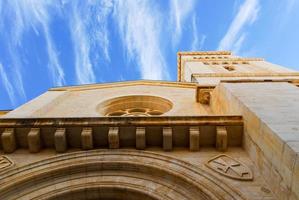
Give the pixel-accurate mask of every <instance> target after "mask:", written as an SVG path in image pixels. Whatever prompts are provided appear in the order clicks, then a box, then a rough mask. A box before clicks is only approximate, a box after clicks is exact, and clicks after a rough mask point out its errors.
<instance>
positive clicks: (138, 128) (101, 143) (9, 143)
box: [0, 116, 243, 153]
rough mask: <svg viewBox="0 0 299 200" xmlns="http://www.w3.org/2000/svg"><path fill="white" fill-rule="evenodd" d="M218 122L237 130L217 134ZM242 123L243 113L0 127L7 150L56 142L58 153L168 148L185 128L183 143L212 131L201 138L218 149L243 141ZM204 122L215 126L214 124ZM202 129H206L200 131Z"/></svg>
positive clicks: (192, 144) (16, 122) (194, 142)
mask: <svg viewBox="0 0 299 200" xmlns="http://www.w3.org/2000/svg"><path fill="white" fill-rule="evenodd" d="M219 126H221V127H225V128H227V130H234V131H228V132H227V133H226V134H225V135H223V134H221V131H220V132H219V131H218V132H217V134H215V130H216V127H219ZM242 126H243V120H242V117H241V116H174V117H169V116H156V117H99V118H54V119H47V118H37V119H33V118H30V119H29V118H27V119H0V128H1V130H4V131H3V132H2V133H1V132H0V135H1V138H2V143H3V142H4V141H6V142H5V144H4V145H2V148H3V149H4V151H5V152H6V153H12V152H13V151H14V150H15V149H16V148H17V147H19V148H28V149H29V152H32V153H34V152H38V151H40V149H41V148H55V150H56V151H57V152H58V153H64V152H66V151H67V150H68V149H71V148H76V149H78V148H82V149H83V150H91V149H96V148H126V147H133V146H135V147H136V149H140V150H143V149H145V148H146V146H148V147H157V146H160V147H161V148H163V149H164V150H166V151H169V150H172V149H173V147H176V145H177V144H176V143H173V142H172V141H173V140H176V138H177V137H178V135H177V134H180V139H181V140H184V144H185V146H184V147H185V148H189V149H190V150H191V151H197V150H198V149H199V139H200V138H199V134H202V135H203V136H204V135H207V134H210V135H212V137H203V138H204V139H203V140H202V141H200V142H201V143H203V144H205V143H206V144H209V145H211V147H212V146H214V147H215V146H217V148H218V149H219V150H220V149H221V150H222V151H225V150H226V149H227V145H226V146H221V145H220V146H219V145H216V142H215V141H217V142H218V143H219V144H220V143H221V142H222V141H225V140H226V144H228V143H229V142H228V140H233V141H234V143H235V142H236V141H239V142H237V143H238V146H240V145H241V144H242V142H241V137H240V135H242V134H243V129H242ZM152 127H155V129H156V131H155V132H153V131H151V130H152ZM205 127H215V129H214V128H212V129H206V128H205ZM233 127H238V128H233ZM3 128H4V129H3ZM232 128H233V129H232ZM28 130H30V131H28ZM199 130H202V131H201V133H199ZM178 131H179V132H178ZM19 133H23V134H24V133H25V134H26V133H27V135H21V137H20V135H18V134H19ZM123 134H125V136H124V135H123ZM157 135H158V136H159V135H160V136H161V137H157ZM228 135H229V137H228ZM24 136H25V137H24ZM214 136H215V137H216V138H215V137H214ZM3 138H4V140H3ZM123 138H125V139H123ZM153 138H157V139H154V140H155V143H152V142H151V141H153ZM26 140H27V141H26ZM42 141H43V144H41V143H42ZM16 144H28V146H24V145H23V146H21V145H20V146H16ZM224 144H225V143H222V145H224ZM180 147H182V146H180ZM220 147H221V148H220ZM0 148H1V147H0Z"/></svg>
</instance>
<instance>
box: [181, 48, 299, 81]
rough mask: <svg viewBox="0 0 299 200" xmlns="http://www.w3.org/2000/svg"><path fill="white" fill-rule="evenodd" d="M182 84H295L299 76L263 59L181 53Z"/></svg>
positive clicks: (225, 52)
mask: <svg viewBox="0 0 299 200" xmlns="http://www.w3.org/2000/svg"><path fill="white" fill-rule="evenodd" d="M177 64H178V81H180V82H195V83H198V84H200V85H209V86H215V85H217V84H218V83H219V82H220V81H241V82H242V81H243V82H244V81H294V80H296V79H298V76H299V73H298V72H295V71H293V70H291V69H288V68H285V67H282V66H279V65H275V64H273V63H270V62H267V61H265V60H264V59H262V58H241V57H238V56H235V55H233V54H232V53H231V52H229V51H207V52H179V53H178V61H177Z"/></svg>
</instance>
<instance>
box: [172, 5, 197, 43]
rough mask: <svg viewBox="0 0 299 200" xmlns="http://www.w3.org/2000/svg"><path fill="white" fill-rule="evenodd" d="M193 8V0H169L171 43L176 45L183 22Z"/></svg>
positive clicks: (180, 34)
mask: <svg viewBox="0 0 299 200" xmlns="http://www.w3.org/2000/svg"><path fill="white" fill-rule="evenodd" d="M194 8H195V1H194V0H184V2H183V3H182V1H181V0H172V1H170V19H171V23H172V27H173V30H172V32H173V45H177V44H178V42H179V41H180V39H181V36H182V31H183V27H184V26H183V25H182V24H183V23H184V21H185V19H186V18H187V17H188V16H189V15H190V14H191V13H192V10H193V9H194Z"/></svg>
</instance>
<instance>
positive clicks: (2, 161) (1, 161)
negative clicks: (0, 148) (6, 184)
mask: <svg viewBox="0 0 299 200" xmlns="http://www.w3.org/2000/svg"><path fill="white" fill-rule="evenodd" d="M13 165H14V163H13V162H12V161H11V160H10V159H9V158H8V157H7V156H0V172H2V171H4V170H6V169H8V168H9V167H11V166H13ZM0 180H1V179H0Z"/></svg>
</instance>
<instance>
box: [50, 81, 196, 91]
mask: <svg viewBox="0 0 299 200" xmlns="http://www.w3.org/2000/svg"><path fill="white" fill-rule="evenodd" d="M136 85H146V86H165V87H179V88H195V86H196V84H195V83H181V82H171V81H154V80H139V81H125V82H113V83H99V84H86V85H78V86H66V87H55V88H50V89H49V91H81V90H94V89H104V88H113V87H127V86H136Z"/></svg>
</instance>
